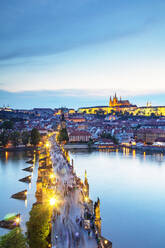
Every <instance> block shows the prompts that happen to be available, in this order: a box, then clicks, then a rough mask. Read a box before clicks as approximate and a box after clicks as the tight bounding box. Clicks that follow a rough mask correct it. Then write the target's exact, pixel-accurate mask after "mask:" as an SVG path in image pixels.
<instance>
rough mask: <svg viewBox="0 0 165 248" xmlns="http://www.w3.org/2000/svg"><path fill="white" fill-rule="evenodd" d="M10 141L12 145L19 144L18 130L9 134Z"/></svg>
mask: <svg viewBox="0 0 165 248" xmlns="http://www.w3.org/2000/svg"><path fill="white" fill-rule="evenodd" d="M10 139H11V142H12V144H13V146H18V145H19V141H20V133H19V132H18V131H15V132H13V133H12V134H11V137H10Z"/></svg>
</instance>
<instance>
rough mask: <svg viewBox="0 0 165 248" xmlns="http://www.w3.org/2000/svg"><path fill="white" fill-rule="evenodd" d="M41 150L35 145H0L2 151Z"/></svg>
mask: <svg viewBox="0 0 165 248" xmlns="http://www.w3.org/2000/svg"><path fill="white" fill-rule="evenodd" d="M34 150H39V147H34V146H20V147H19V146H18V147H0V152H18V151H20V152H23V151H34Z"/></svg>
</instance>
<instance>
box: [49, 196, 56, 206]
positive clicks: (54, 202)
mask: <svg viewBox="0 0 165 248" xmlns="http://www.w3.org/2000/svg"><path fill="white" fill-rule="evenodd" d="M49 203H50V205H51V206H54V205H55V204H56V199H55V198H54V197H52V198H50V200H49Z"/></svg>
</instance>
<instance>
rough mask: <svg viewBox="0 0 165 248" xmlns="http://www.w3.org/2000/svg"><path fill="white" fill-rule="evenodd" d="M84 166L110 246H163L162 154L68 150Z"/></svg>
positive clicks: (79, 171)
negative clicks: (110, 242) (98, 201)
mask: <svg viewBox="0 0 165 248" xmlns="http://www.w3.org/2000/svg"><path fill="white" fill-rule="evenodd" d="M70 157H71V158H73V160H74V167H75V170H76V173H77V174H78V175H79V176H80V177H81V178H84V171H85V169H86V170H87V174H88V180H89V185H90V197H91V198H92V199H93V200H96V199H97V197H99V198H100V200H101V217H102V235H103V236H104V237H106V238H107V239H110V240H111V241H112V242H113V248H139V247H140V248H155V247H156V248H164V247H165V159H164V156H163V155H162V154H152V155H151V154H150V155H147V154H145V153H144V154H137V153H136V152H135V150H134V151H133V152H132V151H129V149H124V150H123V152H118V151H115V152H91V153H87V152H76V153H74V152H71V153H70Z"/></svg>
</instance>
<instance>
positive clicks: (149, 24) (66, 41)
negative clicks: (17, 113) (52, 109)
mask: <svg viewBox="0 0 165 248" xmlns="http://www.w3.org/2000/svg"><path fill="white" fill-rule="evenodd" d="M0 7H1V10H2V11H1V12H2V13H1V17H0V23H1V31H0V37H1V38H0V41H1V48H2V49H1V52H0V98H1V100H0V105H3V104H9V105H11V106H13V107H14V106H18V103H17V102H18V100H19V101H20V103H21V104H23V103H22V101H21V100H22V99H23V97H21V96H20V94H22V96H23V95H24V96H25V97H24V99H23V102H24V105H23V106H24V107H25V108H29V107H30V106H29V100H30V99H32V102H33V99H36V102H35V101H34V104H35V105H37V106H43V103H44V104H46V105H48V103H47V102H51V103H49V105H56V104H58V105H64V100H63V99H64V98H65V97H66V95H67V98H66V100H67V101H69V104H70V105H69V106H72V105H73V107H78V106H80V105H78V104H77V103H76V99H77V100H78V99H80V104H81V106H82V105H84V104H85V105H86V106H87V105H96V103H97V101H98V103H99V105H100V104H101V105H102V104H103V105H106V101H107V100H106V97H107V96H109V95H112V94H113V93H114V92H115V91H116V92H117V94H118V95H121V96H122V97H125V96H126V97H129V96H131V97H132V96H137V98H136V97H135V99H139V100H135V101H134V102H135V104H139V105H144V104H145V103H146V102H147V101H151V102H153V104H156V105H163V104H164V102H163V100H162V97H161V96H162V94H165V86H164V65H165V61H164V55H165V49H164V40H165V39H164V38H165V35H164V28H165V17H164V10H165V3H164V2H163V1H161V0H159V1H154V0H152V1H149V0H145V1H138V3H137V1H135V0H134V1H124V2H123V1H121V0H119V1H118V2H114V1H106V0H103V1H100V0H85V1H80V0H71V1H69V2H68V1H64V0H61V1H56V2H55V1H53V0H48V1H45V0H36V1H32V0H29V1H28V2H27V1H25V0H23V1H17V2H12V3H11V2H4V1H2V2H1V3H0ZM4 23H5V25H4ZM21 92H23V93H21ZM43 92H45V96H43ZM48 92H52V94H53V95H54V96H55V97H56V100H53V99H49V97H50V93H48ZM59 92H60V93H59ZM66 92H67V94H66ZM68 92H69V93H68ZM81 92H82V94H81ZM91 92H92V93H91ZM40 93H41V95H40V97H39V94H40ZM27 95H28V97H27ZM59 95H60V98H59ZM73 95H74V96H73ZM91 95H92V97H91ZM4 96H5V99H4ZM7 96H11V99H13V102H11V99H7V98H6V97H7ZM150 96H151V98H150ZM17 97H18V98H17ZM81 98H82V99H81ZM43 99H44V101H43ZM58 100H59V101H58ZM60 100H61V102H60ZM67 104H68V102H66V105H67Z"/></svg>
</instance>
